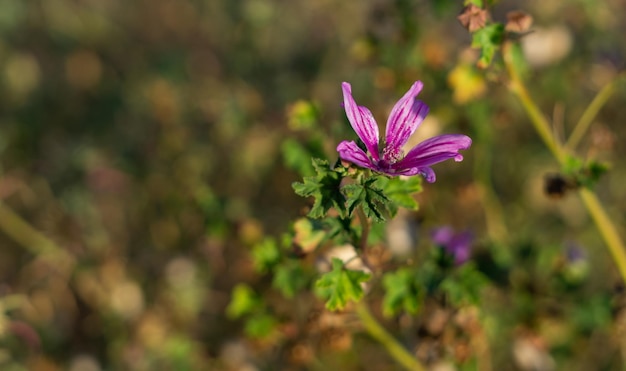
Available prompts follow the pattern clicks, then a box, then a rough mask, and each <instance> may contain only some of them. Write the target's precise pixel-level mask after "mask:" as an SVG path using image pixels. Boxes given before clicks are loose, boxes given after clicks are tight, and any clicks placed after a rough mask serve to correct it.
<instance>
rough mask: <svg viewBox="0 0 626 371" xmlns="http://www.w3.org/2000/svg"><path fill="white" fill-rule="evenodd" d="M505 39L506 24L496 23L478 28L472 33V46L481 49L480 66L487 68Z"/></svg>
mask: <svg viewBox="0 0 626 371" xmlns="http://www.w3.org/2000/svg"><path fill="white" fill-rule="evenodd" d="M503 40H504V25H503V24H501V23H494V24H490V25H488V26H485V27H483V28H481V29H480V30H477V31H476V32H474V33H473V34H472V47H473V48H476V49H480V59H479V60H478V66H479V67H481V68H486V67H487V66H489V64H491V61H492V59H493V57H494V55H495V54H496V51H497V50H498V48H499V47H500V44H502V41H503Z"/></svg>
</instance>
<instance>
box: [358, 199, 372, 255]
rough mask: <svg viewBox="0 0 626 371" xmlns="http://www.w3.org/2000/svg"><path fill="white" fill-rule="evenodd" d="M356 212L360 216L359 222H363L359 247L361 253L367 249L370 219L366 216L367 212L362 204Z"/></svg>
mask: <svg viewBox="0 0 626 371" xmlns="http://www.w3.org/2000/svg"><path fill="white" fill-rule="evenodd" d="M356 213H357V215H358V216H359V222H360V223H361V238H360V240H359V246H358V249H359V250H360V251H361V253H363V254H365V249H367V239H368V238H369V234H370V221H369V219H368V218H367V216H365V212H364V211H363V208H362V207H361V206H359V207H357V209H356Z"/></svg>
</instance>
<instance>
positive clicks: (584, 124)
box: [566, 75, 624, 150]
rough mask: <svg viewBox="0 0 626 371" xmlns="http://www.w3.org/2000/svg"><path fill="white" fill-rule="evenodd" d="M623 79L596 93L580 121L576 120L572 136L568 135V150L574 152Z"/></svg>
mask: <svg viewBox="0 0 626 371" xmlns="http://www.w3.org/2000/svg"><path fill="white" fill-rule="evenodd" d="M623 77H624V75H621V76H620V77H618V78H616V79H614V80H611V82H610V83H608V84H606V85H605V86H604V87H603V88H602V89H601V90H600V91H599V92H598V94H597V95H596V97H595V98H593V101H591V103H590V104H589V106H588V107H587V109H586V110H585V112H584V113H583V115H582V116H580V120H578V123H576V126H575V127H574V131H573V132H572V135H570V137H569V139H568V140H567V143H566V147H567V148H569V149H570V150H574V149H575V148H576V146H578V144H579V143H580V141H581V140H582V138H583V136H584V135H585V133H586V132H587V130H588V129H589V127H590V126H591V124H592V123H593V120H594V119H595V118H596V116H597V115H598V112H600V109H602V107H603V106H604V104H605V103H606V102H607V101H608V100H609V98H610V97H611V95H613V92H615V87H616V86H617V84H618V82H619V81H620V78H623Z"/></svg>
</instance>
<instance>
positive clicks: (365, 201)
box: [343, 177, 392, 222]
mask: <svg viewBox="0 0 626 371" xmlns="http://www.w3.org/2000/svg"><path fill="white" fill-rule="evenodd" d="M377 180H378V177H370V178H367V179H365V180H363V181H361V183H360V184H349V185H347V186H345V187H343V191H344V192H345V193H346V197H347V202H346V207H347V210H348V214H349V215H351V214H352V213H353V212H354V210H355V209H356V208H357V207H359V206H360V207H362V208H363V212H365V216H367V217H368V218H369V219H372V220H374V221H375V222H383V221H385V219H386V214H387V215H390V214H391V211H390V209H389V207H391V206H392V205H391V201H390V200H389V199H388V198H387V196H385V194H384V193H383V191H382V189H380V188H378V187H375V183H376V181H377Z"/></svg>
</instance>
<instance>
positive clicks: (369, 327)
mask: <svg viewBox="0 0 626 371" xmlns="http://www.w3.org/2000/svg"><path fill="white" fill-rule="evenodd" d="M356 314H357V315H358V316H359V318H360V320H361V323H362V324H363V327H365V330H366V331H367V333H368V334H369V335H370V336H371V337H373V338H374V339H376V341H378V342H379V343H380V344H382V346H383V347H385V349H386V350H387V352H388V353H389V355H391V357H393V359H394V360H396V361H397V362H398V363H399V364H401V365H402V366H403V367H404V368H406V369H407V370H411V371H424V370H425V368H424V366H422V364H421V363H420V362H419V361H418V360H417V358H415V357H414V356H413V355H411V353H409V352H408V351H407V350H406V349H405V348H404V347H403V346H402V345H401V344H400V343H398V341H397V340H396V339H395V338H394V337H393V336H391V334H389V332H387V330H385V328H384V327H383V326H381V324H380V323H378V321H377V320H376V318H375V317H374V316H373V315H372V313H371V312H370V310H369V309H368V308H367V305H366V304H365V303H364V302H362V301H361V302H359V303H357V304H356Z"/></svg>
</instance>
